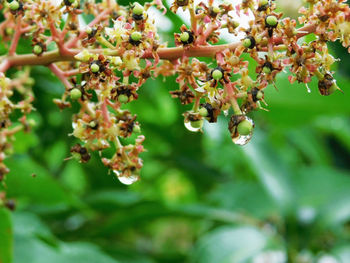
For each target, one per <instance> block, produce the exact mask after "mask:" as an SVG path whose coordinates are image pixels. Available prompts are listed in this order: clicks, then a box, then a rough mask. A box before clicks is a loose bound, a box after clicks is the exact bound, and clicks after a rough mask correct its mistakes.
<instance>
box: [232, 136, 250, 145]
mask: <svg viewBox="0 0 350 263" xmlns="http://www.w3.org/2000/svg"><path fill="white" fill-rule="evenodd" d="M251 138H252V134H249V135H239V136H238V137H235V138H232V141H233V143H234V144H237V145H246V144H247V143H248V142H249V141H250V139H251Z"/></svg>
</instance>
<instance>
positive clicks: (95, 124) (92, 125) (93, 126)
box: [89, 121, 97, 129]
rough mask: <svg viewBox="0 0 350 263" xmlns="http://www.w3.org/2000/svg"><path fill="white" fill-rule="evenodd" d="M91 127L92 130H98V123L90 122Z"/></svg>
mask: <svg viewBox="0 0 350 263" xmlns="http://www.w3.org/2000/svg"><path fill="white" fill-rule="evenodd" d="M89 126H90V128H92V129H93V128H96V126H97V123H96V122H95V121H90V122H89Z"/></svg>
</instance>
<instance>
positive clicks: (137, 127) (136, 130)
mask: <svg viewBox="0 0 350 263" xmlns="http://www.w3.org/2000/svg"><path fill="white" fill-rule="evenodd" d="M132 131H133V132H135V133H140V132H141V128H140V125H137V124H135V125H134V127H133V129H132Z"/></svg>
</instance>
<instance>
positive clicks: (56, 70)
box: [47, 64, 73, 90]
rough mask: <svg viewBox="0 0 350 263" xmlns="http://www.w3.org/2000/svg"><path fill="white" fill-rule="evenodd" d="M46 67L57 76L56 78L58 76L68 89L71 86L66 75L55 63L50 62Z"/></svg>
mask: <svg viewBox="0 0 350 263" xmlns="http://www.w3.org/2000/svg"><path fill="white" fill-rule="evenodd" d="M47 67H48V68H49V69H50V70H51V71H52V73H53V74H55V75H56V76H57V78H59V80H60V81H61V82H62V83H63V85H64V86H65V87H66V88H67V89H68V90H70V89H72V88H73V86H72V84H71V83H70V82H69V81H68V79H67V77H66V76H65V75H64V72H63V71H62V70H61V69H60V68H59V67H57V66H56V65H55V64H50V65H48V66H47Z"/></svg>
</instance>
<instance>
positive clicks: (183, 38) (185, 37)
mask: <svg viewBox="0 0 350 263" xmlns="http://www.w3.org/2000/svg"><path fill="white" fill-rule="evenodd" d="M189 39H190V34H189V33H188V32H182V33H181V34H180V40H181V42H182V43H186V42H187V41H188V40H189Z"/></svg>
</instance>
